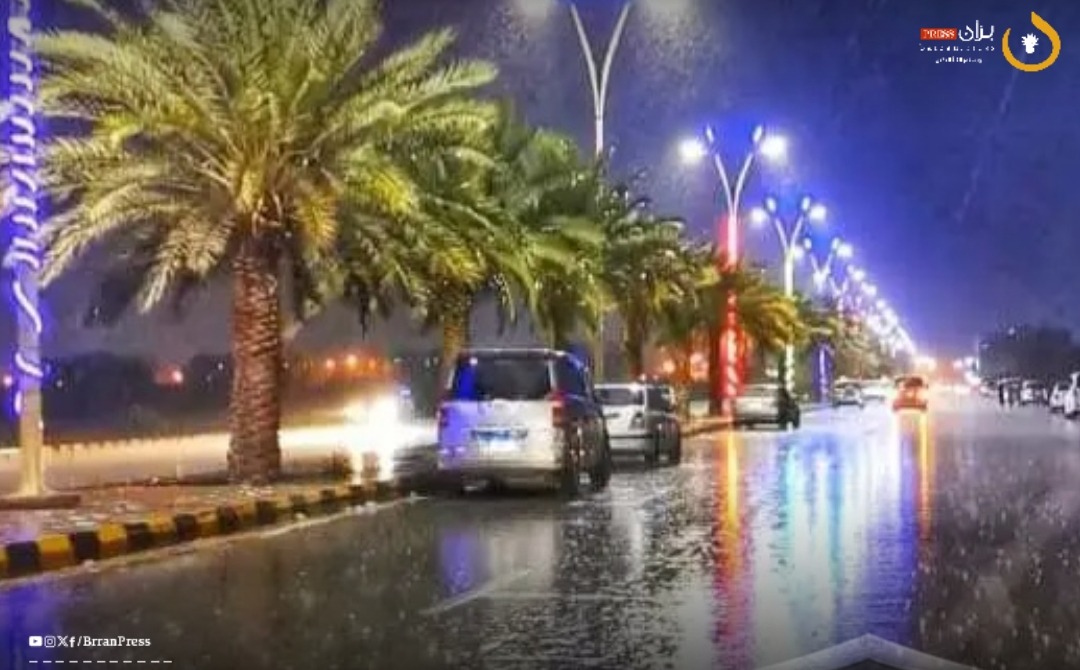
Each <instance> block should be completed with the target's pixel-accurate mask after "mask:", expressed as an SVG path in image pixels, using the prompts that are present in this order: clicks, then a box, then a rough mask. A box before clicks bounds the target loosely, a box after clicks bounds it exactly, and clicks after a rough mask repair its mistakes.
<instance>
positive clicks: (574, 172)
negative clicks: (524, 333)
mask: <svg viewBox="0 0 1080 670" xmlns="http://www.w3.org/2000/svg"><path fill="white" fill-rule="evenodd" d="M505 157H507V158H509V155H506V156H505ZM507 165H508V167H509V169H508V172H507V173H506V175H505V176H504V178H505V179H506V180H507V181H506V183H505V184H504V185H503V187H502V188H503V190H502V195H501V197H502V199H503V202H504V205H505V206H506V207H507V208H508V209H509V210H510V211H511V212H512V216H513V218H514V220H515V221H516V222H518V224H519V225H520V226H521V238H520V241H519V242H520V244H521V245H522V246H521V249H522V253H523V255H524V258H525V262H526V267H527V270H528V277H529V280H530V284H529V285H528V286H523V287H520V291H521V292H522V294H523V295H524V296H525V298H526V300H527V303H528V305H529V307H530V309H531V311H532V314H533V318H534V319H535V322H536V324H535V325H536V326H537V327H538V328H539V329H540V331H541V332H542V333H543V335H544V338H545V340H546V341H547V343H548V345H549V346H552V347H556V348H561V349H567V348H570V347H571V344H572V339H573V337H574V335H575V333H578V332H579V331H581V330H585V331H586V332H595V331H596V330H597V324H598V320H599V315H600V310H601V305H602V304H603V295H602V293H601V291H602V290H603V287H602V285H601V282H600V280H599V274H600V258H601V255H602V252H603V249H604V235H603V231H602V229H601V227H600V226H599V225H598V219H599V212H598V204H599V198H600V194H601V193H602V192H603V189H605V188H606V185H605V183H604V178H603V174H602V173H601V172H600V171H599V170H598V169H597V168H596V167H595V166H592V165H590V164H588V163H587V162H585V161H584V160H583V159H582V157H581V155H580V151H579V149H578V147H577V145H576V144H574V142H573V141H572V140H570V139H568V138H566V137H565V136H562V135H558V134H555V133H550V132H547V131H538V132H537V133H536V134H535V135H533V137H532V138H531V139H530V140H529V141H528V144H527V145H526V146H525V147H524V148H523V150H522V151H521V153H520V155H518V156H517V157H516V158H515V159H514V160H513V162H510V163H507Z"/></svg>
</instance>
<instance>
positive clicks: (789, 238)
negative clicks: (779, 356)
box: [751, 196, 828, 391]
mask: <svg viewBox="0 0 1080 670" xmlns="http://www.w3.org/2000/svg"><path fill="white" fill-rule="evenodd" d="M827 217H828V210H827V209H826V208H825V206H824V205H822V204H821V203H819V202H816V201H815V200H814V199H813V198H812V197H810V196H803V198H802V200H800V201H799V211H798V214H797V215H796V216H795V219H794V220H793V221H791V222H788V221H785V219H784V218H783V216H781V214H780V205H779V203H778V202H777V200H776V198H774V197H772V196H770V197H767V198H765V203H764V205H763V206H762V207H759V208H757V209H755V210H753V212H752V213H751V221H753V222H754V223H755V224H757V225H765V224H767V223H770V222H771V223H772V224H773V230H774V231H775V232H776V237H777V240H778V241H779V242H780V249H781V253H782V254H783V263H784V295H786V296H788V297H789V298H790V297H793V296H794V295H795V261H797V260H798V258H799V255H800V253H802V252H804V251H805V246H804V241H803V234H804V232H805V230H806V227H807V226H808V225H811V224H814V223H821V222H823V221H825V219H826V218H827ZM794 381H795V346H794V345H793V344H792V343H790V342H789V343H788V344H787V345H785V346H784V379H783V383H784V388H786V389H787V390H788V391H791V390H792V388H793V386H794Z"/></svg>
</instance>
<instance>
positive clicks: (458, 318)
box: [439, 296, 472, 390]
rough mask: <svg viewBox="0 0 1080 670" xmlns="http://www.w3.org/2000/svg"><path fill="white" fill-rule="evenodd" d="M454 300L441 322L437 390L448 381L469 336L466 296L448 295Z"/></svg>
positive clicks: (468, 307)
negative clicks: (459, 298)
mask: <svg viewBox="0 0 1080 670" xmlns="http://www.w3.org/2000/svg"><path fill="white" fill-rule="evenodd" d="M447 299H448V300H451V301H453V302H454V304H452V305H449V306H448V307H447V308H446V309H447V311H446V316H445V317H444V319H443V323H442V349H441V351H440V354H439V356H440V357H439V390H442V389H443V388H444V387H445V386H446V385H447V384H448V383H449V382H450V373H451V372H452V371H453V369H454V363H455V361H457V357H458V354H460V353H461V351H462V350H463V349H465V347H466V346H467V345H468V343H469V339H470V337H471V333H470V330H471V328H470V323H469V319H470V317H471V310H470V305H471V304H472V303H471V301H470V300H469V299H468V298H465V299H461V300H458V299H457V298H453V297H449V296H448V298H447Z"/></svg>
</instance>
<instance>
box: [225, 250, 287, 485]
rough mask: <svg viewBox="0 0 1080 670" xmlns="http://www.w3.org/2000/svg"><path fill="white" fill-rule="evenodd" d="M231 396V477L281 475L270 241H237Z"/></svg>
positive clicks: (278, 351) (277, 325) (277, 330)
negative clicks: (238, 246)
mask: <svg viewBox="0 0 1080 670" xmlns="http://www.w3.org/2000/svg"><path fill="white" fill-rule="evenodd" d="M232 270H233V273H232V280H233V296H232V300H233V302H232V348H233V364H234V366H235V370H234V372H233V381H232V397H231V399H230V403H229V430H230V438H229V456H228V463H229V477H230V479H232V480H233V481H240V482H259V481H267V480H272V479H275V478H276V477H277V476H278V475H280V474H281V447H280V444H279V442H278V431H279V430H280V428H281V396H282V388H281V386H282V383H281V382H282V366H283V363H284V359H283V351H282V349H283V347H282V328H281V303H280V297H279V295H278V284H277V254H276V252H275V251H274V249H273V248H272V247H271V246H270V244H269V243H267V242H266V241H262V240H249V241H246V242H244V243H242V244H241V246H240V249H239V251H238V252H237V256H236V259H235V260H234V261H233V268H232Z"/></svg>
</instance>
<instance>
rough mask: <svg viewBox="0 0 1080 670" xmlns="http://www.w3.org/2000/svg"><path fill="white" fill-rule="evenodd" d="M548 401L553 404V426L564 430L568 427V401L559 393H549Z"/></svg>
mask: <svg viewBox="0 0 1080 670" xmlns="http://www.w3.org/2000/svg"><path fill="white" fill-rule="evenodd" d="M547 400H548V402H550V403H551V425H552V426H554V427H555V428H562V427H563V426H565V425H566V400H565V399H564V398H563V395H562V394H561V393H559V392H558V391H553V392H551V393H549V394H548V396H547Z"/></svg>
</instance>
